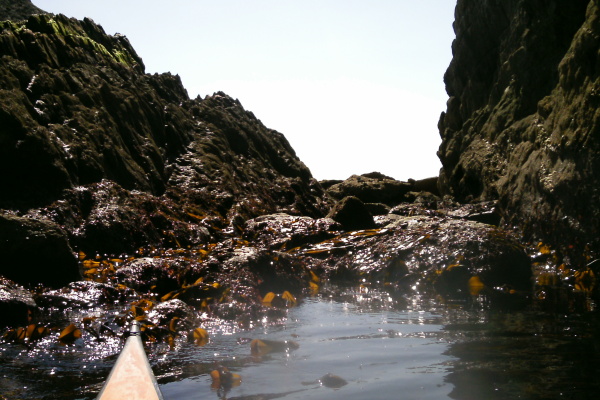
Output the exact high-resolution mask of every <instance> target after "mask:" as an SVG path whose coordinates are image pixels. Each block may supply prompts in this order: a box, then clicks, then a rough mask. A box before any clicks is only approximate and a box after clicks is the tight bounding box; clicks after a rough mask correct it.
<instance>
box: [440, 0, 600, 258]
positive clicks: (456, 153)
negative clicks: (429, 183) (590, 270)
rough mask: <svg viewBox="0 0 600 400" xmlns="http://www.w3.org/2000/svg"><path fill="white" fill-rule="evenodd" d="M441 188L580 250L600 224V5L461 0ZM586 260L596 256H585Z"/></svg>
mask: <svg viewBox="0 0 600 400" xmlns="http://www.w3.org/2000/svg"><path fill="white" fill-rule="evenodd" d="M454 29H455V32H456V40H455V41H454V43H453V46H452V49H453V54H454V58H453V60H452V63H451V65H450V67H449V68H448V70H447V72H446V75H445V77H444V80H445V82H446V90H447V92H448V94H449V96H450V99H449V100H448V104H447V111H446V112H445V113H443V114H442V116H441V118H440V121H439V129H440V133H441V136H442V144H441V146H440V149H439V152H438V154H439V157H440V159H441V161H442V164H443V168H442V171H441V174H440V182H441V187H442V189H443V191H444V192H445V193H449V194H451V195H453V196H454V197H455V198H456V199H458V200H459V201H478V200H499V201H500V203H499V204H500V209H501V213H502V215H503V218H504V222H505V223H506V224H509V225H515V226H518V227H519V228H520V229H522V230H523V232H524V233H525V235H526V237H529V238H538V239H542V240H545V241H549V242H552V243H554V245H555V246H556V247H557V248H562V250H563V251H564V252H565V253H569V254H570V255H571V256H572V257H573V256H575V257H577V256H579V257H581V256H582V255H583V254H584V253H586V252H587V254H586V256H588V257H589V256H592V254H590V253H589V250H590V249H594V250H596V251H597V250H598V249H599V248H600V247H599V239H598V238H599V237H600V235H599V233H600V207H598V204H600V192H599V190H598V187H599V186H600V182H599V175H598V171H600V113H598V109H599V106H600V75H599V73H600V6H599V4H598V1H596V0H592V1H589V0H555V1H526V2H524V1H517V0H508V1H505V0H502V1H499V0H493V1H486V2H474V1H468V0H459V1H458V5H457V8H456V21H455V23H454ZM580 260H581V261H585V259H583V258H580Z"/></svg>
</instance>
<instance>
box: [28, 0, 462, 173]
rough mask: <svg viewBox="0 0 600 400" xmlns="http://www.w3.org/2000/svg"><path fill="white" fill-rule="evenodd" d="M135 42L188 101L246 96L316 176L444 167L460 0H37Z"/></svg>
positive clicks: (147, 61)
mask: <svg viewBox="0 0 600 400" xmlns="http://www.w3.org/2000/svg"><path fill="white" fill-rule="evenodd" d="M33 3H34V4H35V5H37V6H38V7H40V8H41V9H43V10H45V11H48V12H52V13H62V14H65V15H67V16H70V17H76V18H79V19H82V18H83V17H89V18H91V19H93V20H94V21H95V22H96V23H98V24H100V25H102V27H103V28H104V30H105V31H106V32H107V33H108V34H115V33H117V32H118V33H121V34H124V35H125V36H127V37H128V38H129V40H130V41H131V43H132V44H133V46H134V48H135V49H136V51H137V53H138V54H139V55H140V56H141V57H142V59H143V60H144V64H145V65H146V72H148V73H154V72H159V73H161V72H171V73H173V74H178V75H179V76H181V79H182V81H183V84H184V86H185V87H186V89H187V91H188V94H189V95H190V97H192V98H193V97H196V96H197V95H200V96H202V97H205V96H206V95H209V94H212V93H214V92H217V91H224V92H225V93H227V94H228V95H230V96H232V97H234V98H237V99H239V100H240V102H241V103H242V105H243V106H244V108H246V109H247V110H250V111H252V112H253V113H254V114H255V115H256V117H257V118H259V119H260V120H261V121H262V122H263V123H264V124H265V125H266V126H267V127H269V128H272V129H275V130H277V131H279V132H281V133H283V134H284V135H285V137H286V138H287V139H288V140H289V142H290V143H291V145H292V147H293V148H294V150H295V151H296V153H297V155H298V156H299V157H300V159H301V160H302V161H303V162H304V163H305V164H306V165H307V166H308V167H309V168H310V170H311V172H312V173H313V176H315V177H316V178H317V179H345V178H347V177H349V176H350V175H352V174H363V173H367V172H372V171H379V172H381V173H384V174H386V175H389V176H392V177H394V178H396V179H400V180H406V179H408V178H415V179H420V178H426V177H430V176H435V175H437V174H438V172H439V168H440V163H439V160H438V158H437V156H436V151H437V148H438V146H439V143H440V137H439V133H438V131H437V121H438V119H439V115H440V113H441V112H442V111H444V110H445V103H446V100H447V95H446V92H445V89H444V82H443V75H444V72H445V70H446V68H447V67H448V65H449V63H450V59H451V57H452V53H451V48H450V46H451V43H452V40H453V38H454V33H453V31H452V22H453V20H454V6H455V4H456V1H454V0H419V1H415V0H368V1H367V0H361V1H358V0H219V1H217V0H193V1H189V0H187V1H185V0H170V1H168V2H167V1H164V0H163V1H157V0H143V1H142V0H103V1H98V0H33Z"/></svg>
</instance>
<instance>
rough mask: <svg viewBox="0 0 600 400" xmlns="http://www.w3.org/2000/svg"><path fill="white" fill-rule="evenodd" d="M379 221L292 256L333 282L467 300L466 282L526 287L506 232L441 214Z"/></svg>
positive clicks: (516, 247)
mask: <svg viewBox="0 0 600 400" xmlns="http://www.w3.org/2000/svg"><path fill="white" fill-rule="evenodd" d="M378 219H379V221H378V225H379V226H380V227H379V228H377V229H371V230H364V231H356V232H348V233H345V234H342V235H339V236H336V237H334V238H332V239H329V240H326V241H323V242H321V243H316V244H313V245H309V246H305V247H303V248H302V249H298V250H296V252H295V253H296V254H298V255H301V256H304V257H308V258H309V259H310V260H311V261H307V264H309V265H311V264H314V265H318V266H319V268H320V269H321V270H322V271H323V273H324V274H325V275H326V276H329V277H330V278H331V279H332V280H334V281H339V280H342V281H350V282H355V281H357V280H368V281H371V282H379V283H386V284H389V285H393V286H397V287H400V288H402V289H403V290H407V289H410V288H413V289H415V290H418V291H419V292H422V293H425V292H426V291H431V290H434V289H435V290H436V291H437V292H438V293H442V294H446V295H449V296H468V295H469V293H470V287H469V283H470V282H471V283H473V281H471V278H474V280H477V281H480V282H482V286H481V287H480V288H479V289H482V288H484V287H485V288H487V289H488V290H500V289H499V288H506V289H507V290H521V291H528V290H529V289H530V288H531V285H532V282H531V276H532V271H531V262H530V260H529V258H528V256H527V254H526V252H525V248H524V247H523V246H522V245H521V244H519V242H518V240H517V239H516V238H515V237H514V236H512V235H511V234H510V233H508V232H506V231H503V230H501V229H498V228H497V227H494V226H492V225H488V224H483V223H480V222H475V221H469V220H466V219H459V218H448V217H447V216H446V215H444V214H442V213H438V214H434V215H426V214H421V215H412V216H400V215H396V214H389V215H388V216H386V217H382V218H378ZM316 260H318V261H316ZM502 290H504V289H502Z"/></svg>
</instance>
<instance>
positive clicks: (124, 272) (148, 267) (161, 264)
mask: <svg viewBox="0 0 600 400" xmlns="http://www.w3.org/2000/svg"><path fill="white" fill-rule="evenodd" d="M183 268H184V267H183V266H181V265H180V264H178V263H176V262H173V261H171V260H168V259H162V258H150V257H146V258H139V259H135V260H133V261H130V262H127V263H125V264H124V265H123V266H122V267H121V268H119V269H118V270H117V272H116V274H115V278H116V280H117V282H119V283H121V284H123V285H125V286H128V287H130V288H132V289H135V290H136V291H138V292H141V293H157V294H159V295H164V294H166V293H168V292H171V291H173V290H177V289H179V288H180V287H181V284H182V283H183V282H180V276H181V272H182V269H183Z"/></svg>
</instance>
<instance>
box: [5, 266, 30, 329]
mask: <svg viewBox="0 0 600 400" xmlns="http://www.w3.org/2000/svg"><path fill="white" fill-rule="evenodd" d="M35 307H36V304H35V301H34V300H33V296H32V295H31V293H30V292H29V291H27V290H25V289H24V288H23V287H21V286H19V285H17V284H15V283H14V282H12V281H10V280H8V279H6V278H3V277H1V276H0V326H5V325H18V324H23V325H24V324H26V323H27V321H28V317H29V313H30V312H31V311H34V310H35Z"/></svg>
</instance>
